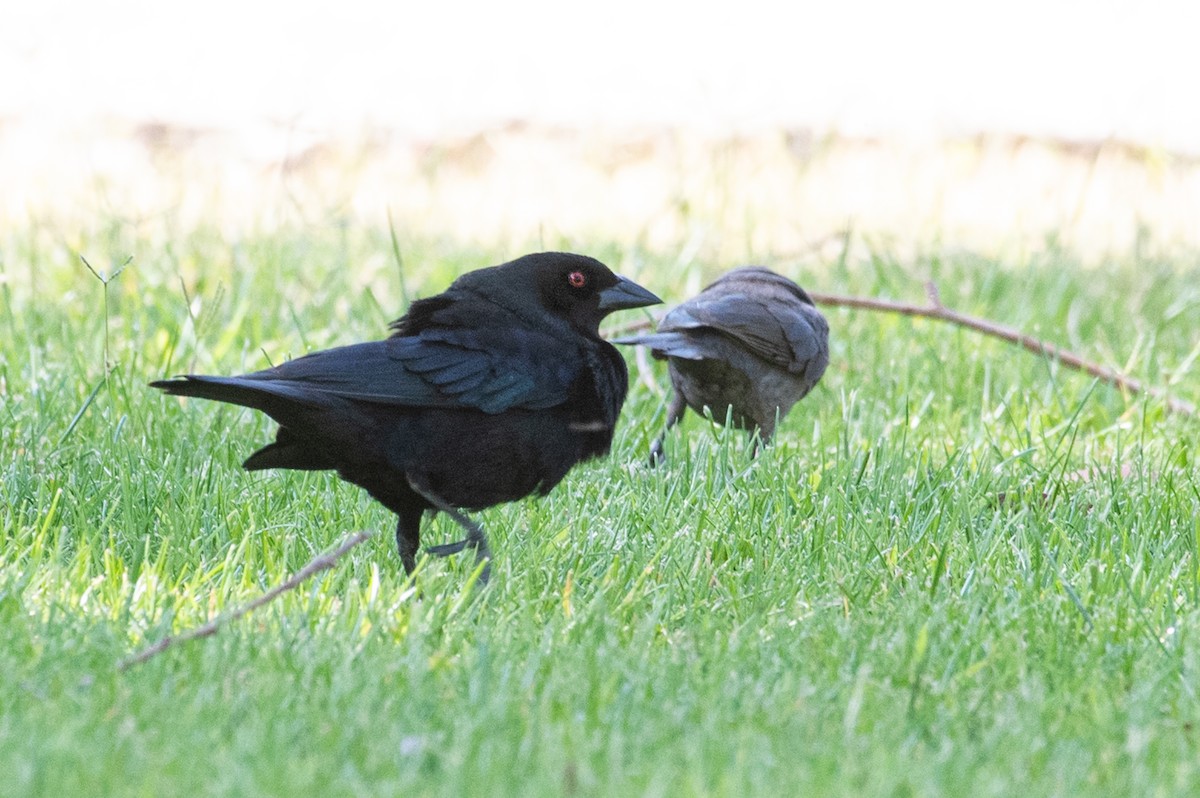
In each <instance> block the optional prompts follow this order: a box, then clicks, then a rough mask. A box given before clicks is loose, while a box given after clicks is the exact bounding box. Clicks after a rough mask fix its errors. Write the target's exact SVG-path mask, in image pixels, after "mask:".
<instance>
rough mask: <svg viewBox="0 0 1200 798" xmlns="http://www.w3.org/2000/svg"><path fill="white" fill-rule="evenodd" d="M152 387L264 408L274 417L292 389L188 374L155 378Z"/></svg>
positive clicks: (250, 381)
mask: <svg viewBox="0 0 1200 798" xmlns="http://www.w3.org/2000/svg"><path fill="white" fill-rule="evenodd" d="M150 387H151V388H158V389H159V390H160V391H163V392H164V393H167V394H170V395H171V396H192V397H195V398H197V399H212V400H214V401H217V402H227V403H229V404H231V405H241V406H242V407H249V408H252V409H254V410H261V411H262V412H264V413H266V414H267V415H269V416H271V417H272V418H275V420H276V421H280V419H278V418H276V417H275V412H273V411H278V410H280V409H282V408H281V405H283V404H284V403H286V402H287V400H288V397H287V394H288V393H289V391H287V390H286V388H285V387H284V386H281V385H279V384H278V383H275V384H272V383H270V382H266V381H265V380H249V379H246V378H244V377H206V376H202V375H197V374H188V375H187V376H186V377H176V378H174V379H170V380H155V381H154V382H152V383H150ZM293 398H295V399H299V398H300V397H299V396H297V397H293Z"/></svg>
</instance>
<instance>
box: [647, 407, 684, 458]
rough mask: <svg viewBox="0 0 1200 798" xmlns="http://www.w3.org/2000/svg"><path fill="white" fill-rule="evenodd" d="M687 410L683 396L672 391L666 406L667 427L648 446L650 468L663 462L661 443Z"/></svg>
mask: <svg viewBox="0 0 1200 798" xmlns="http://www.w3.org/2000/svg"><path fill="white" fill-rule="evenodd" d="M686 410H687V402H685V401H684V400H683V394H681V393H680V392H679V391H672V393H671V404H669V405H667V426H666V427H665V428H664V429H663V431H662V434H661V435H659V436H658V440H656V441H654V443H652V444H650V467H651V468H653V467H655V466H657V465H658V464H659V463H661V462H662V461H663V441H664V440H666V438H667V433H668V432H670V431H671V427H673V426H675V425H676V424H678V423H679V419H681V418H683V414H684V411H686Z"/></svg>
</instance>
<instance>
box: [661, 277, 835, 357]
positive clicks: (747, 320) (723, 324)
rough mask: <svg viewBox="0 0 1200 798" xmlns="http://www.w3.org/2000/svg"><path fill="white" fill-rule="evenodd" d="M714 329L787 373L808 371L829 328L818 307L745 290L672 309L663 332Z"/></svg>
mask: <svg viewBox="0 0 1200 798" xmlns="http://www.w3.org/2000/svg"><path fill="white" fill-rule="evenodd" d="M706 327H707V328H711V329H714V330H717V331H718V332H720V333H723V334H724V335H727V336H729V337H730V338H733V339H734V340H736V341H738V342H739V343H740V344H742V345H743V346H745V347H746V348H747V349H749V350H750V351H751V352H753V353H754V354H756V355H758V356H759V357H761V358H762V359H763V360H766V361H767V362H769V363H773V364H775V365H777V366H779V367H780V368H784V369H787V370H788V371H793V372H801V371H804V369H805V366H806V365H807V363H808V362H809V361H811V360H813V359H814V358H817V357H819V356H820V354H821V341H822V340H823V333H822V331H823V329H824V330H827V329H828V327H827V325H826V323H825V320H824V318H823V317H822V316H821V315H820V313H818V312H817V311H816V310H815V309H814V308H810V307H809V306H807V305H804V304H803V303H800V302H796V303H790V302H786V303H785V302H779V301H772V302H764V301H762V300H761V299H759V298H757V297H753V296H750V295H748V294H744V293H741V292H737V293H725V294H722V295H721V296H704V295H703V294H702V295H700V296H699V297H697V298H696V299H695V300H693V301H691V302H686V303H684V304H683V305H680V306H679V307H677V308H675V309H674V310H672V311H671V312H670V313H668V314H667V315H666V317H664V318H663V320H662V323H661V324H660V325H659V327H658V332H659V333H660V334H661V333H666V332H676V331H680V332H681V331H684V330H698V329H702V328H706Z"/></svg>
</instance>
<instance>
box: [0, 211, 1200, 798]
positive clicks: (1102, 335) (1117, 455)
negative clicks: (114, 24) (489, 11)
mask: <svg viewBox="0 0 1200 798" xmlns="http://www.w3.org/2000/svg"><path fill="white" fill-rule="evenodd" d="M572 246H573V247H574V248H576V249H582V250H585V251H588V252H591V253H594V254H597V255H599V256H601V257H602V258H604V259H606V260H607V261H608V262H609V263H610V264H612V265H613V266H614V267H616V268H618V269H619V270H621V271H623V272H625V273H627V274H630V275H631V276H633V277H635V278H636V279H638V280H639V281H640V282H642V283H643V284H644V285H647V286H648V287H650V288H651V289H653V290H656V291H658V292H659V293H660V294H662V295H663V296H665V297H666V298H667V299H668V302H674V301H679V300H680V299H682V298H683V297H684V296H686V293H687V292H689V291H690V290H691V289H692V288H694V287H696V286H698V285H699V284H700V283H701V282H702V280H704V279H708V278H711V277H712V276H714V275H715V274H716V273H717V272H719V271H720V270H721V269H722V268H725V267H729V266H732V265H735V264H716V263H705V264H703V265H702V266H701V265H699V264H691V265H688V266H686V267H680V266H679V265H678V263H677V262H676V260H675V258H674V257H672V256H671V254H670V253H667V254H663V255H657V254H654V253H647V252H636V251H626V250H621V249H620V248H618V247H616V246H614V245H611V244H608V243H605V242H600V243H598V244H595V245H591V246H588V245H581V244H579V243H575V244H573V245H572ZM403 248H404V255H405V268H404V284H403V286H402V285H401V280H400V277H399V270H398V269H397V266H396V263H395V262H394V259H393V258H392V255H391V244H390V242H389V240H388V236H387V233H386V231H382V232H380V231H368V230H356V229H332V230H331V229H324V230H321V229H318V230H314V231H309V232H305V233H294V234H288V233H276V234H271V235H262V236H259V237H251V238H244V239H240V240H231V239H229V238H227V237H224V236H222V235H220V234H218V233H216V232H214V231H207V232H206V231H197V232H192V233H186V234H181V235H177V236H172V237H162V236H151V235H148V234H139V233H138V232H137V229H136V228H133V227H131V228H125V227H121V226H118V225H116V224H114V225H113V226H112V227H111V228H109V229H106V230H100V231H97V232H93V233H88V234H87V235H84V236H81V238H80V240H78V241H71V242H65V243H60V242H57V241H54V240H53V239H52V238H50V237H48V236H47V235H46V233H45V231H44V230H43V231H31V232H29V233H14V234H11V235H10V236H9V237H8V238H7V239H6V240H3V241H0V354H2V356H3V359H2V362H0V409H2V417H3V422H2V425H0V453H2V457H0V490H3V494H4V498H5V504H4V507H3V510H2V511H0V684H2V685H3V689H0V774H2V778H3V781H2V782H0V783H2V784H3V787H2V789H0V791H2V792H3V793H4V794H5V795H8V796H21V795H47V796H49V795H54V796H60V795H144V796H169V795H196V794H204V795H256V796H257V795H443V794H444V795H459V794H488V795H497V794H501V795H504V794H507V795H570V794H580V795H693V794H694V795H729V796H740V795H747V794H760V795H781V794H790V795H802V794H828V795H847V796H863V795H871V796H874V795H881V796H907V795H914V796H915V795H968V794H969V795H972V796H992V795H995V796H1009V795H1014V794H1016V795H1020V794H1030V795H1064V796H1075V795H1114V796H1118V795H1119V796H1127V795H1194V794H1196V793H1197V792H1198V791H1200V755H1198V754H1200V737H1198V735H1200V729H1197V724H1198V723H1200V699H1198V697H1197V691H1198V690H1200V640H1198V639H1197V634H1198V629H1200V626H1198V623H1200V611H1198V609H1200V557H1198V548H1200V473H1198V467H1197V444H1196V441H1197V439H1198V435H1197V432H1198V429H1200V428H1198V424H1200V422H1198V421H1197V420H1195V419H1188V418H1182V417H1179V416H1172V415H1169V414H1167V413H1165V411H1164V408H1163V405H1162V403H1161V402H1159V401H1156V400H1144V399H1137V398H1132V397H1125V396H1122V395H1120V394H1119V393H1117V392H1115V391H1113V390H1112V389H1110V388H1108V387H1107V386H1104V385H1097V384H1095V383H1094V381H1092V380H1091V379H1090V378H1087V377H1085V376H1083V375H1080V374H1078V373H1076V372H1073V371H1070V370H1067V369H1064V368H1060V367H1058V366H1056V365H1054V364H1052V363H1049V362H1047V361H1045V360H1042V359H1039V358H1036V357H1033V356H1031V355H1029V354H1027V353H1025V352H1023V351H1020V350H1017V349H1014V348H1012V347H1010V346H1008V345H1006V344H1003V343H1001V342H998V341H993V340H988V339H983V338H980V337H978V336H977V335H975V334H973V333H970V332H967V331H963V330H958V329H956V328H952V327H947V326H944V325H940V324H937V323H933V322H922V321H912V320H907V319H903V318H898V317H891V316H883V315H876V314H868V313H863V312H850V311H843V310H830V311H828V315H829V318H830V324H831V327H832V330H833V362H832V365H831V366H830V369H829V372H828V373H827V375H826V377H825V380H824V382H823V383H822V385H821V386H820V387H819V388H818V390H817V391H816V392H815V393H814V394H813V395H812V396H811V397H810V398H809V399H807V400H805V402H803V403H802V404H801V405H800V406H799V407H798V408H797V409H796V410H795V411H794V412H793V413H792V415H791V416H790V417H789V418H788V419H787V420H786V421H785V422H784V424H783V425H782V427H781V430H780V433H779V436H778V442H777V444H776V445H774V446H772V447H770V448H768V449H767V450H766V451H765V452H764V453H763V454H762V455H761V456H760V457H758V458H757V459H754V460H751V459H750V458H749V456H748V453H749V446H748V445H747V442H746V441H745V439H744V437H743V436H742V435H740V434H738V433H736V432H734V433H729V434H727V433H726V432H725V431H724V430H722V429H720V428H719V427H715V426H713V425H711V424H709V423H708V422H706V421H704V420H702V419H699V418H697V417H695V416H692V417H691V418H690V419H689V420H688V421H687V422H686V423H685V424H684V425H683V427H682V429H681V430H680V431H679V432H677V433H674V434H672V436H671V437H670V438H669V443H668V456H669V458H670V459H669V462H668V464H667V465H666V466H665V467H663V468H660V469H658V470H651V469H649V468H648V467H646V466H645V464H644V459H645V453H646V448H647V445H648V443H649V441H650V440H651V439H652V438H653V436H654V435H656V434H657V432H658V430H659V427H660V425H661V423H662V416H663V411H662V402H661V400H660V398H659V397H658V396H656V395H655V394H654V393H652V392H651V391H650V390H649V389H648V388H647V387H646V386H645V385H643V384H641V383H640V382H638V383H635V384H634V386H633V389H632V391H631V394H630V398H629V402H628V404H627V405H626V410H625V412H624V414H623V416H622V421H621V425H620V428H619V431H618V436H617V440H616V443H615V446H614V450H613V454H612V456H611V457H609V458H608V459H606V460H604V461H601V462H595V463H590V464H587V465H584V466H581V467H578V468H577V469H575V470H574V471H573V472H572V473H571V474H570V475H569V476H568V478H567V479H566V481H565V482H564V483H563V484H562V485H561V486H559V487H558V488H557V489H556V490H555V491H554V492H553V493H552V495H551V496H549V497H548V498H546V499H544V500H541V501H525V502H520V503H516V504H512V505H508V506H504V507H499V508H495V509H493V510H490V511H487V512H484V513H481V514H479V517H480V518H481V520H482V521H483V522H484V524H485V526H486V528H487V530H488V532H489V535H490V537H491V540H492V544H493V549H494V551H495V553H496V555H497V562H496V564H495V578H494V581H493V584H492V585H491V586H490V587H489V588H488V589H486V590H484V591H478V590H474V591H473V590H471V589H469V588H467V587H466V585H467V581H468V576H469V572H470V567H471V563H470V561H469V558H452V559H450V560H445V561H436V562H427V563H426V564H425V566H424V568H423V570H422V571H421V572H420V573H419V575H418V578H417V579H416V585H415V586H414V584H412V583H409V582H406V581H405V580H404V579H403V578H402V576H401V575H400V573H399V564H398V561H397V558H396V555H395V553H394V551H393V549H392V547H391V542H390V534H387V532H388V531H389V530H390V528H391V526H392V523H393V522H392V520H391V518H389V516H388V514H387V513H386V512H385V511H384V510H383V509H382V508H380V507H378V506H377V505H375V504H374V503H372V502H371V501H370V500H369V499H368V498H367V497H366V496H365V494H363V493H362V492H361V491H359V490H357V489H355V488H353V487H350V486H347V485H344V484H341V483H339V482H338V481H337V480H336V479H334V478H333V477H332V476H329V475H324V474H290V473H265V474H249V473H246V472H244V471H242V470H241V469H240V468H239V463H240V461H241V460H242V458H244V457H245V456H246V455H247V454H248V453H249V452H250V451H252V450H253V449H254V448H255V447H256V446H257V445H259V444H261V443H263V442H265V441H267V440H268V439H269V437H270V435H271V434H272V428H271V424H270V422H269V421H267V420H265V419H263V418H261V417H259V416H257V415H255V414H253V413H250V412H248V411H241V410H239V409H237V408H231V407H225V406H218V405H214V404H211V403H203V402H190V403H182V402H179V401H177V400H174V399H168V398H165V397H163V396H160V395H158V394H157V393H156V392H153V391H151V390H149V389H148V388H147V387H146V382H147V381H148V380H150V379H154V378H158V377H161V376H163V375H166V374H171V373H177V372H179V371H183V370H197V371H207V372H217V373H232V372H238V371H241V370H246V369H252V368H258V367H262V366H264V365H265V364H267V363H268V362H278V361H279V360H281V359H283V358H286V357H289V356H295V355H297V354H300V353H302V352H304V351H306V350H307V349H310V348H318V347H324V346H328V345H333V344H340V343H348V342H351V341H356V340H361V339H366V338H370V337H373V336H378V335H380V334H381V332H382V331H383V328H384V324H385V323H386V321H388V320H389V319H390V318H392V317H394V316H396V315H398V313H399V311H400V310H401V309H402V307H403V304H404V298H403V297H404V294H405V292H408V293H409V294H410V295H414V296H415V295H428V294H430V293H433V292H436V291H438V290H440V289H441V288H442V287H444V286H445V284H446V283H448V282H449V281H450V279H452V277H453V276H454V275H456V274H458V273H459V272H461V271H463V270H466V269H469V268H474V267H478V266H482V265H487V264H489V263H493V262H497V261H498V260H500V259H503V258H504V257H505V256H506V255H509V254H512V253H499V252H479V251H463V250H462V249H461V248H456V247H455V246H453V245H452V244H447V243H445V242H416V243H414V242H411V241H405V242H404V247H403ZM73 249H74V250H77V251H79V252H82V253H83V254H84V255H85V256H86V257H87V258H88V259H89V261H90V262H91V264H92V265H93V266H94V267H95V268H96V269H97V270H104V271H112V270H113V269H114V268H115V267H117V266H119V265H120V264H121V263H122V262H124V260H125V259H126V257H127V256H129V255H133V256H134V260H133V262H132V263H131V264H130V265H129V267H128V269H127V270H126V271H125V272H123V273H122V274H120V275H119V276H118V277H116V278H115V279H114V280H112V282H111V283H110V284H109V285H108V287H107V291H105V288H104V287H103V286H102V285H101V283H100V282H99V281H98V280H97V279H96V278H95V277H93V276H92V275H91V274H90V273H89V272H88V271H87V270H86V269H84V268H83V266H82V265H81V264H80V263H79V262H78V261H77V260H76V257H75V255H74V254H73V252H72V250H73ZM772 265H775V266H776V267H777V268H781V269H784V270H787V268H788V264H785V263H773V264H772ZM793 274H794V276H798V277H800V278H801V279H802V281H803V282H804V283H806V284H808V285H810V286H811V287H813V288H815V289H820V290H824V291H838V292H850V293H856V294H864V295H880V296H888V297H892V298H907V299H919V298H920V296H921V292H922V289H921V284H922V282H923V281H924V280H926V279H929V278H933V279H935V280H936V281H937V282H938V284H939V286H940V289H941V294H942V298H943V300H944V301H945V303H946V304H947V305H950V306H952V307H955V308H957V309H959V310H963V311H966V312H971V313H976V314H979V315H985V316H988V317H990V318H993V319H996V320H999V321H1003V322H1005V323H1008V324H1012V325H1014V326H1017V327H1020V328H1022V329H1025V330H1027V331H1030V332H1033V333H1035V334H1040V335H1042V336H1044V337H1046V338H1047V339H1049V340H1052V341H1055V342H1058V343H1061V344H1064V345H1066V346H1068V347H1071V348H1074V349H1077V350H1080V351H1081V352H1082V353H1083V354H1085V355H1086V356H1088V357H1091V358H1093V359H1096V360H1099V361H1101V362H1104V363H1106V364H1109V365H1113V366H1116V367H1119V368H1123V369H1126V370H1128V371H1130V372H1131V373H1132V374H1134V375H1135V376H1138V377H1140V378H1142V379H1145V380H1146V381H1148V382H1150V383H1152V384H1167V383H1172V384H1173V386H1174V390H1175V391H1177V392H1178V394H1179V395H1181V396H1183V397H1185V398H1189V399H1192V400H1195V399H1196V398H1197V396H1200V375H1198V372H1197V369H1196V366H1195V363H1194V359H1195V357H1196V352H1197V338H1196V329H1197V321H1198V320H1200V266H1197V261H1196V260H1195V259H1194V258H1192V259H1187V258H1176V259H1153V258H1149V257H1140V258H1136V259H1135V258H1132V257H1131V258H1127V259H1117V260H1114V261H1112V262H1110V263H1107V264H1104V265H1102V266H1098V267H1088V268H1085V267H1083V266H1080V265H1079V264H1077V263H1074V262H1072V261H1071V259H1070V258H1069V257H1068V256H1066V255H1064V254H1062V253H1055V252H1051V253H1050V254H1045V255H1039V256H1036V257H1034V256H1031V257H1030V258H1029V259H1028V260H1027V261H1025V262H1021V263H1004V264H1002V263H996V262H991V261H988V260H985V259H981V258H977V257H971V256H965V255H943V256H940V257H936V258H935V257H927V258H919V259H916V260H910V261H897V260H896V259H895V258H891V257H888V256H887V255H876V256H875V257H873V258H870V259H863V260H851V261H848V262H833V263H813V264H809V265H808V266H807V267H806V268H805V269H804V270H803V271H802V272H800V273H797V272H793ZM185 287H186V295H187V297H189V298H190V303H191V304H190V307H189V304H188V300H186V299H185ZM106 293H107V297H106ZM106 302H107V314H106V313H105V311H104V308H105V304H106ZM624 320H628V316H627V317H626V319H624ZM106 340H107V344H106ZM106 349H107V366H106V360H105V359H106ZM631 362H632V361H631ZM656 368H657V367H656ZM655 377H656V378H657V379H658V381H659V383H660V384H661V383H662V381H663V380H664V379H665V376H664V373H663V372H662V370H661V369H660V370H658V371H657V372H656V373H655ZM1084 468H1088V469H1091V470H1092V474H1091V478H1090V479H1083V480H1081V479H1078V478H1077V477H1075V476H1073V475H1074V474H1075V473H1076V472H1078V471H1079V470H1080V469H1084ZM356 529H378V530H381V531H383V532H384V533H385V534H381V535H378V536H376V537H375V538H373V539H372V540H370V541H369V542H367V543H366V544H365V545H362V546H360V547H358V548H357V549H355V550H354V551H353V552H352V553H351V554H350V555H349V556H347V557H346V558H345V559H344V560H343V561H342V562H341V564H340V565H339V566H338V567H337V568H335V569H334V570H333V571H330V572H327V573H325V574H323V575H321V576H318V577H317V578H315V579H313V580H312V581H311V582H310V583H307V584H305V585H304V586H302V587H301V588H300V589H299V590H297V591H294V592H292V593H289V594H287V595H286V596H285V597H284V598H282V599H281V600H280V601H278V602H276V603H274V604H272V605H270V606H268V607H267V608H265V609H263V610H260V611H259V612H257V613H255V614H252V615H250V616H248V617H247V618H245V619H243V620H241V621H239V622H237V623H234V624H232V625H230V626H228V627H226V628H224V629H223V630H222V631H221V632H220V633H218V634H217V635H216V636H215V637H211V638H208V639H205V640H201V641H196V642H193V643H190V644H187V645H185V646H178V647H176V648H173V649H171V650H169V651H168V652H167V653H165V654H163V655H162V656H160V657H158V658H156V659H153V660H151V661H150V662H148V663H146V664H144V665H141V666H138V667H135V668H133V669H131V670H129V671H126V672H118V671H117V670H116V668H115V665H116V663H117V662H118V661H119V660H121V659H122V658H123V657H125V656H127V655H129V654H130V653H132V652H134V651H135V650H137V649H138V648H140V647H141V646H143V645H145V644H147V643H148V642H151V641H154V640H157V639H159V638H160V637H161V636H163V635H164V634H167V633H169V632H172V631H179V630H181V629H184V628H188V627H191V626H194V625H197V624H199V623H202V622H203V621H204V620H206V619H208V618H210V617H211V616H213V615H214V614H216V613H219V612H221V611H223V610H226V609H230V608H232V607H234V606H236V605H238V604H240V603H243V602H244V601H246V600H248V599H249V598H252V597H253V596H255V595H257V594H258V593H260V592H261V591H262V590H264V589H266V588H268V587H270V586H271V585H274V584H276V583H278V582H279V581H281V580H282V579H283V578H285V577H286V576H287V575H288V574H290V573H291V572H293V571H295V570H297V569H299V568H300V567H302V566H303V565H304V563H306V562H307V561H308V560H309V559H310V558H311V557H312V556H313V555H314V554H315V553H316V552H318V551H320V550H323V549H326V548H328V547H330V546H332V545H333V544H334V543H335V542H336V541H338V540H339V539H340V538H341V537H342V536H343V535H344V534H345V533H346V532H348V531H350V530H356ZM457 534H458V530H456V529H455V528H453V526H452V525H451V524H450V522H449V521H447V520H445V519H438V520H436V521H435V522H433V523H432V524H431V525H430V526H429V527H428V533H427V536H426V539H427V540H429V541H434V542H436V541H445V540H449V539H451V538H453V537H455V536H456V535H457ZM418 587H419V595H418V590H417V588H418Z"/></svg>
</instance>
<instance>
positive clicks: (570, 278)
mask: <svg viewBox="0 0 1200 798" xmlns="http://www.w3.org/2000/svg"><path fill="white" fill-rule="evenodd" d="M567 282H568V283H570V284H571V287H572V288H583V287H584V286H585V285H587V275H586V274H584V273H583V272H571V273H570V274H568V275H567Z"/></svg>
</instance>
